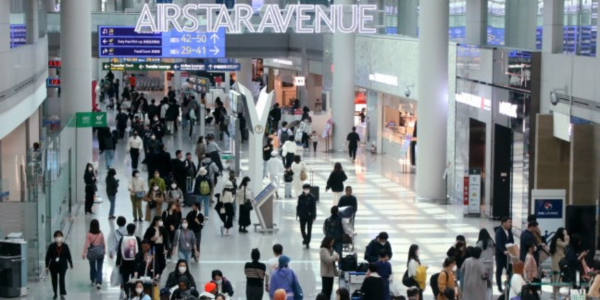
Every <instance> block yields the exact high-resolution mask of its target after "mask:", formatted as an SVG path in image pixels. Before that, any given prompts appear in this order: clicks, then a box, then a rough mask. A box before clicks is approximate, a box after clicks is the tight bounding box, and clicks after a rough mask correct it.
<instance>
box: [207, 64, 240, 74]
mask: <svg viewBox="0 0 600 300" xmlns="http://www.w3.org/2000/svg"><path fill="white" fill-rule="evenodd" d="M239 70H240V64H239V63H235V64H208V65H206V71H208V72H235V71H239Z"/></svg>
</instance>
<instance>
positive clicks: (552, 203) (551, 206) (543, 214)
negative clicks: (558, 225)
mask: <svg viewBox="0 0 600 300" xmlns="http://www.w3.org/2000/svg"><path fill="white" fill-rule="evenodd" d="M535 216H536V217H537V218H538V219H562V217H563V200H562V199H560V200H559V199H535Z"/></svg>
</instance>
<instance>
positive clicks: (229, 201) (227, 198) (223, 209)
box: [215, 181, 235, 235]
mask: <svg viewBox="0 0 600 300" xmlns="http://www.w3.org/2000/svg"><path fill="white" fill-rule="evenodd" d="M234 191H235V189H234V187H233V183H231V181H227V182H225V185H224V188H223V192H222V193H221V195H220V197H219V198H218V199H219V200H218V202H217V205H216V206H215V210H216V211H217V213H218V214H219V218H221V221H223V227H221V234H223V235H230V233H229V229H230V228H231V227H233V216H234V211H233V205H234V203H233V202H234V198H233V193H234Z"/></svg>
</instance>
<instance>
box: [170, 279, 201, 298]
mask: <svg viewBox="0 0 600 300" xmlns="http://www.w3.org/2000/svg"><path fill="white" fill-rule="evenodd" d="M188 285H189V283H188V282H187V281H180V282H179V284H178V285H177V287H178V288H177V289H176V290H175V291H173V295H172V296H171V300H187V299H196V298H198V297H199V296H200V294H199V293H198V291H196V289H194V288H190V287H189V286H188Z"/></svg>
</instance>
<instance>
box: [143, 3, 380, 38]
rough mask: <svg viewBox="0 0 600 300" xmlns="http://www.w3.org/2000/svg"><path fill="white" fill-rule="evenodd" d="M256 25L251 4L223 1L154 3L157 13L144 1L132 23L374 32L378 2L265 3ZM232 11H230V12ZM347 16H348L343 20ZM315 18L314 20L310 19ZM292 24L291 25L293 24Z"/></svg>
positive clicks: (151, 27) (167, 27) (158, 27)
mask: <svg viewBox="0 0 600 300" xmlns="http://www.w3.org/2000/svg"><path fill="white" fill-rule="evenodd" d="M261 10H264V14H262V15H261V20H260V23H259V25H258V28H255V27H254V25H253V24H252V21H251V18H252V16H253V15H254V10H253V9H252V6H250V5H247V4H236V5H234V7H233V9H230V10H228V7H227V5H225V4H186V5H185V6H183V7H182V6H179V5H176V4H157V5H156V14H153V13H152V9H151V8H150V6H149V5H148V4H144V7H143V8H142V12H141V14H140V16H139V18H138V21H137V24H136V26H135V32H138V33H141V32H169V31H171V29H173V30H175V31H177V32H197V31H198V30H200V31H204V32H217V31H219V29H226V30H227V32H229V33H243V32H249V33H253V32H256V33H262V32H264V31H265V29H269V31H270V32H275V33H285V32H287V30H288V29H293V30H294V31H295V32H296V33H321V32H323V31H325V29H329V32H332V33H335V32H341V33H353V32H357V33H376V29H375V27H374V23H373V20H374V16H375V13H377V5H372V4H366V5H337V4H332V5H330V6H329V7H328V8H326V7H323V6H319V5H312V4H291V5H287V6H286V7H285V9H283V10H282V9H280V8H279V5H276V4H268V5H264V6H263V7H262V8H261ZM230 11H231V14H230ZM199 12H200V13H204V14H205V15H206V25H201V24H200V21H199V19H198V17H197V16H198V13H199ZM346 18H349V19H346ZM311 20H314V21H311ZM292 23H293V24H292Z"/></svg>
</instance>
